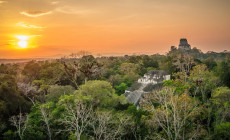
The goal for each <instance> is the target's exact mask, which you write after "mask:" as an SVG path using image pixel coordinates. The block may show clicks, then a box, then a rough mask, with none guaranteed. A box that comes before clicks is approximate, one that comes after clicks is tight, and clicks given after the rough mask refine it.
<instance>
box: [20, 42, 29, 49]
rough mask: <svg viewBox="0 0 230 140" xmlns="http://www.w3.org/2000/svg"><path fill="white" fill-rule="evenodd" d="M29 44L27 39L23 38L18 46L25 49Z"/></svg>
mask: <svg viewBox="0 0 230 140" xmlns="http://www.w3.org/2000/svg"><path fill="white" fill-rule="evenodd" d="M27 44H28V43H27V42H26V41H25V40H21V41H19V42H18V46H19V47H20V48H23V49H24V48H26V47H27Z"/></svg>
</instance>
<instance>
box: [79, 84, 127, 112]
mask: <svg viewBox="0 0 230 140" xmlns="http://www.w3.org/2000/svg"><path fill="white" fill-rule="evenodd" d="M75 94H76V95H77V96H78V97H79V98H85V97H87V98H89V100H90V102H91V104H93V105H94V106H97V107H98V106H100V107H106V108H107V107H108V108H111V107H114V106H116V105H118V104H120V103H125V97H124V95H121V96H118V95H117V94H115V91H114V89H113V88H112V86H111V85H110V84H109V83H108V82H105V81H88V82H87V83H86V84H85V85H82V86H80V88H79V90H77V91H76V92H75Z"/></svg>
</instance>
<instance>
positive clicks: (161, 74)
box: [124, 70, 170, 106]
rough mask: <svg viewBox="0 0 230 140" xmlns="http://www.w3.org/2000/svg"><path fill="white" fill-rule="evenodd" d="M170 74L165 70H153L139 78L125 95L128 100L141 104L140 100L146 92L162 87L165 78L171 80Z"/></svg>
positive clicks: (137, 104)
mask: <svg viewBox="0 0 230 140" xmlns="http://www.w3.org/2000/svg"><path fill="white" fill-rule="evenodd" d="M169 79H170V74H168V73H167V72H166V71H163V70H152V71H149V72H148V73H146V74H145V75H144V76H143V77H141V78H139V79H138V81H137V82H136V83H134V84H133V85H132V86H131V87H130V88H129V89H128V90H126V91H125V93H124V95H125V96H126V98H127V102H129V103H133V104H134V105H136V106H139V103H140V100H141V99H142V98H143V97H144V94H146V93H150V92H152V90H155V89H157V88H161V87H162V84H163V81H164V80H169Z"/></svg>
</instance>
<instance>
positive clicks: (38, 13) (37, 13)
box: [20, 11, 52, 17]
mask: <svg viewBox="0 0 230 140" xmlns="http://www.w3.org/2000/svg"><path fill="white" fill-rule="evenodd" d="M51 13H52V11H48V12H44V11H27V12H25V11H23V12H20V14H22V15H25V16H28V17H39V16H43V15H48V14H51Z"/></svg>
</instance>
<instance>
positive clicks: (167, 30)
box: [0, 0, 230, 58]
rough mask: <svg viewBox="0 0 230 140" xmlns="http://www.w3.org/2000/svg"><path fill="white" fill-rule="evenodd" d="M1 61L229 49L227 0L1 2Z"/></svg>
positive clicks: (5, 0) (229, 2)
mask: <svg viewBox="0 0 230 140" xmlns="http://www.w3.org/2000/svg"><path fill="white" fill-rule="evenodd" d="M0 19H1V20H0V58H32V57H48V56H49V57H51V56H59V55H67V54H70V53H72V52H78V51H81V50H85V51H90V52H92V53H95V54H96V53H100V54H132V53H146V54H151V53H162V54H163V53H165V52H167V51H169V49H170V46H172V45H174V46H178V44H179V39H180V38H187V39H188V42H189V44H190V45H191V46H192V47H197V48H199V49H201V50H202V51H204V52H206V51H218V52H220V51H224V50H230V0H0Z"/></svg>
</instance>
